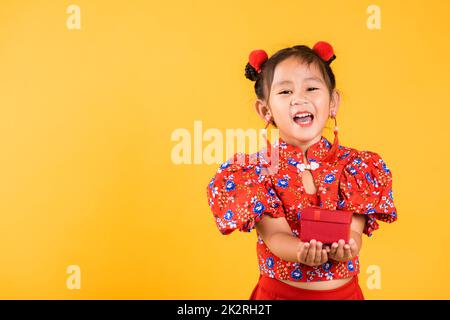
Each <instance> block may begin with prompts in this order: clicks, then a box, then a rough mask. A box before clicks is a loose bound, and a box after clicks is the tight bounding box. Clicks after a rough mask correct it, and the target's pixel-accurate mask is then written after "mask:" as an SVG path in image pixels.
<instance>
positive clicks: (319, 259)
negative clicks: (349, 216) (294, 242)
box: [297, 239, 328, 267]
mask: <svg viewBox="0 0 450 320" xmlns="http://www.w3.org/2000/svg"><path fill="white" fill-rule="evenodd" d="M299 247H300V248H299V250H298V251H297V261H298V262H300V263H303V264H306V265H307V266H310V267H315V266H320V265H322V264H324V263H325V262H327V261H328V253H327V250H325V249H324V248H322V242H320V241H316V240H314V239H313V240H311V241H310V242H301V243H300V246H299Z"/></svg>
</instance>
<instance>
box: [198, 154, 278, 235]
mask: <svg viewBox="0 0 450 320" xmlns="http://www.w3.org/2000/svg"><path fill="white" fill-rule="evenodd" d="M246 156H248V155H246ZM236 157H237V156H236V155H234V157H233V158H231V159H230V160H228V161H226V162H224V163H223V164H222V165H221V166H220V167H219V169H218V170H217V172H216V174H215V175H214V177H213V178H212V179H211V181H210V183H209V184H208V186H207V188H206V189H207V197H208V201H209V206H210V208H211V211H212V213H213V216H214V219H215V222H216V225H217V228H218V229H219V231H220V232H221V233H222V234H223V235H227V234H230V233H231V232H233V231H234V230H236V229H238V230H240V231H244V232H250V231H251V230H253V229H254V228H255V224H256V222H258V221H259V220H261V219H262V217H263V215H264V214H268V215H270V216H271V217H273V218H278V217H284V216H285V213H284V209H283V205H282V203H281V200H280V199H279V198H278V196H277V195H276V192H275V189H274V188H273V186H272V182H271V179H270V177H269V176H268V175H265V174H263V172H264V170H263V167H262V166H261V165H252V164H248V162H247V160H248V158H247V160H246V161H244V163H247V164H240V163H238V162H237V161H236V159H237V158H236Z"/></svg>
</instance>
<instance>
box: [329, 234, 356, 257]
mask: <svg viewBox="0 0 450 320" xmlns="http://www.w3.org/2000/svg"><path fill="white" fill-rule="evenodd" d="M326 250H327V252H328V258H329V259H332V260H335V261H340V262H345V261H349V260H351V259H353V258H355V257H356V256H357V255H358V253H359V248H358V245H357V244H356V241H355V240H354V239H353V238H351V239H350V240H349V242H348V243H347V244H346V243H345V241H344V240H342V239H341V240H339V241H338V242H333V243H332V245H331V248H330V247H328V246H327V247H326Z"/></svg>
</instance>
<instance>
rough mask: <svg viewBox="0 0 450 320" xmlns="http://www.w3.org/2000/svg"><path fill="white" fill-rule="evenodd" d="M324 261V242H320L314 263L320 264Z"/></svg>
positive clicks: (317, 245)
mask: <svg viewBox="0 0 450 320" xmlns="http://www.w3.org/2000/svg"><path fill="white" fill-rule="evenodd" d="M321 261H322V242H320V241H318V242H317V244H316V257H315V258H314V263H320V262H321Z"/></svg>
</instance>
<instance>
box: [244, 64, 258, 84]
mask: <svg viewBox="0 0 450 320" xmlns="http://www.w3.org/2000/svg"><path fill="white" fill-rule="evenodd" d="M258 75H259V73H258V71H256V69H255V68H253V67H252V65H251V64H250V63H247V65H246V66H245V77H246V78H247V79H249V80H251V81H256V79H258Z"/></svg>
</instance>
